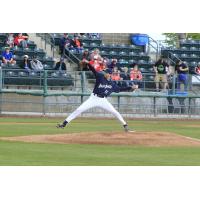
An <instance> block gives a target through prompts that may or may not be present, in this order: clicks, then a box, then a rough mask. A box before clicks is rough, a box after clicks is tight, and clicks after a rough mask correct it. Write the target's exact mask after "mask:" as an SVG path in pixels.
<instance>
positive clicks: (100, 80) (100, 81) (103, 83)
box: [89, 65, 132, 97]
mask: <svg viewBox="0 0 200 200" xmlns="http://www.w3.org/2000/svg"><path fill="white" fill-rule="evenodd" d="M89 68H90V70H91V71H92V72H93V73H94V75H95V78H96V83H95V86H94V90H93V93H94V94H97V95H99V96H101V97H107V96H109V95H110V94H111V93H112V92H116V93H118V92H122V91H128V90H131V89H132V87H119V86H118V85H117V83H116V82H115V81H112V80H107V79H106V78H105V76H104V75H105V73H104V72H97V71H96V70H95V69H94V68H93V67H92V66H90V65H89Z"/></svg>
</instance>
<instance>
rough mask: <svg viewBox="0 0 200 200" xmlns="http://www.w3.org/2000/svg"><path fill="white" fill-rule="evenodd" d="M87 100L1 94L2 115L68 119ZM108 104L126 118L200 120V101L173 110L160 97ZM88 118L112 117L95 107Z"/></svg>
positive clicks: (175, 103) (176, 104) (175, 101)
mask: <svg viewBox="0 0 200 200" xmlns="http://www.w3.org/2000/svg"><path fill="white" fill-rule="evenodd" d="M87 98H88V97H87V96H84V97H83V98H81V96H62V95H60V96H47V97H43V96H33V95H21V94H7V93H2V94H1V100H0V114H2V115H3V114H16V115H47V116H66V115H68V114H69V113H71V112H72V111H73V110H74V109H76V108H77V106H79V105H80V104H81V103H82V101H85V100H86V99H87ZM109 101H110V102H111V103H112V104H113V105H114V106H115V107H116V108H117V109H118V110H119V112H120V113H121V114H122V115H123V116H124V117H130V118H132V117H147V118H149V117H162V118H168V117H174V118H182V117H188V118H190V117H191V118H200V98H192V99H190V100H189V99H187V98H186V99H184V104H182V103H181V102H180V99H178V98H173V99H172V101H173V110H171V108H170V105H169V101H168V100H167V98H159V97H117V96H116V97H109ZM83 116H85V117H111V115H110V114H109V113H107V112H105V111H103V110H101V109H98V108H95V109H91V110H89V111H87V112H86V113H84V114H83Z"/></svg>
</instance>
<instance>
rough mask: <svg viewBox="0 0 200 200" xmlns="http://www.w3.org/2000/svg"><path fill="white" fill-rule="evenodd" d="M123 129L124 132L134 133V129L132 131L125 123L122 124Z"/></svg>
mask: <svg viewBox="0 0 200 200" xmlns="http://www.w3.org/2000/svg"><path fill="white" fill-rule="evenodd" d="M124 131H125V132H126V133H134V132H135V131H133V130H130V129H129V128H128V125H127V124H125V125H124Z"/></svg>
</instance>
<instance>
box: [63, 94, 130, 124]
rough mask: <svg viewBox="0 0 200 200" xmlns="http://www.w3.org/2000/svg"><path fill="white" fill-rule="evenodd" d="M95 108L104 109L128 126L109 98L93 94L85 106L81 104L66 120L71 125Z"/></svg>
mask: <svg viewBox="0 0 200 200" xmlns="http://www.w3.org/2000/svg"><path fill="white" fill-rule="evenodd" d="M94 107H99V108H103V109H104V110H106V111H108V112H110V113H112V114H113V115H114V116H115V117H116V118H117V119H118V120H119V121H120V122H121V123H122V124H123V125H125V124H126V122H125V121H124V119H123V117H122V116H121V114H120V113H119V112H118V111H117V110H116V109H115V108H114V107H113V105H112V104H111V103H110V102H109V101H108V100H107V98H100V97H98V96H95V95H94V94H93V93H92V94H91V95H90V97H89V98H88V99H87V100H86V101H85V102H84V103H83V104H81V105H80V106H79V107H78V108H77V109H76V110H75V111H74V112H73V113H71V114H70V115H69V117H67V118H66V121H67V122H68V123H69V122H70V121H72V120H73V119H75V118H76V117H77V116H79V115H80V114H81V113H83V112H84V111H86V110H89V109H90V108H94Z"/></svg>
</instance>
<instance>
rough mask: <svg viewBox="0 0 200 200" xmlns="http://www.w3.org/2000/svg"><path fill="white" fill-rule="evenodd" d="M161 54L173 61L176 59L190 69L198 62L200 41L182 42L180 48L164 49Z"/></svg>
mask: <svg viewBox="0 0 200 200" xmlns="http://www.w3.org/2000/svg"><path fill="white" fill-rule="evenodd" d="M161 54H162V55H163V56H164V57H166V58H167V57H169V58H170V59H172V60H174V61H175V60H176V58H178V59H180V60H182V61H184V62H185V63H186V64H187V65H188V66H189V67H190V68H191V69H192V68H194V67H196V66H197V64H198V62H200V40H182V41H181V42H180V48H165V49H162V50H161ZM191 71H192V70H191Z"/></svg>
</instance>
